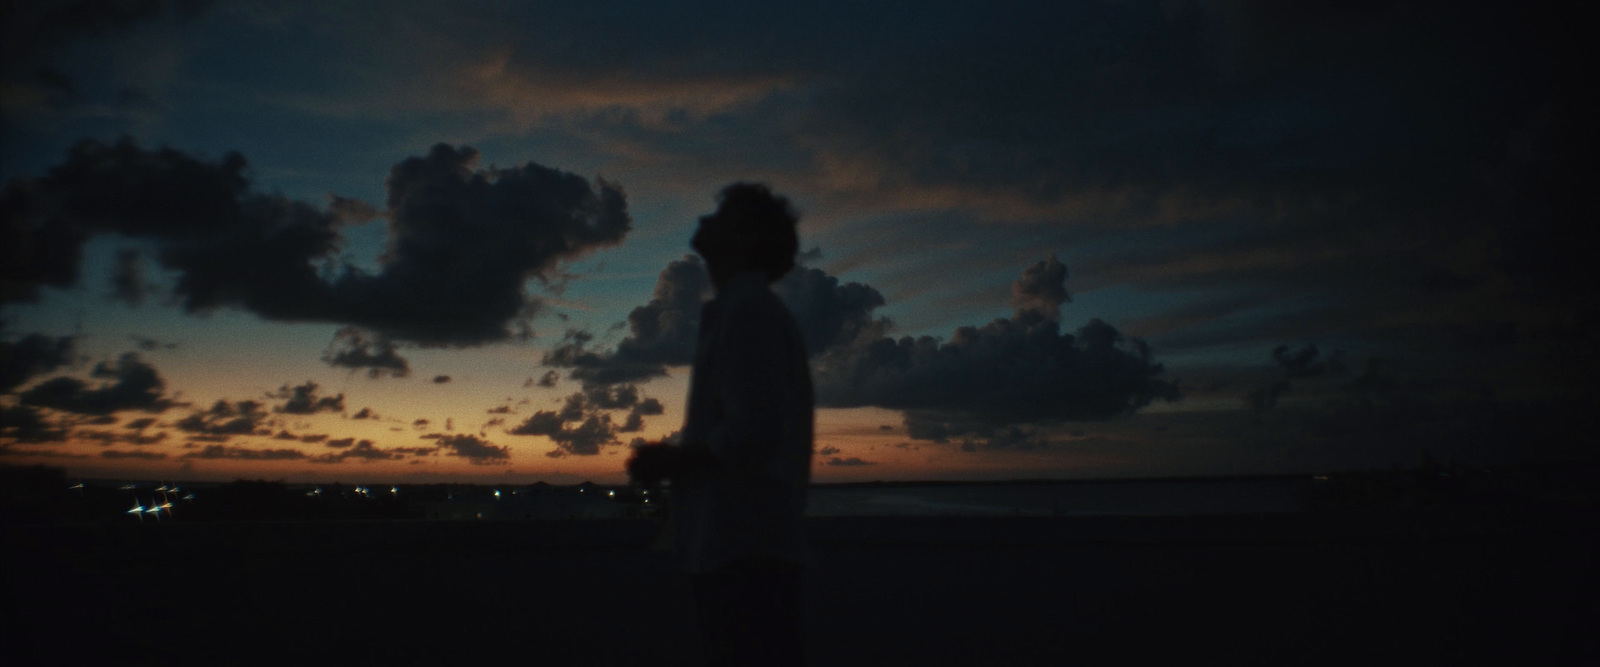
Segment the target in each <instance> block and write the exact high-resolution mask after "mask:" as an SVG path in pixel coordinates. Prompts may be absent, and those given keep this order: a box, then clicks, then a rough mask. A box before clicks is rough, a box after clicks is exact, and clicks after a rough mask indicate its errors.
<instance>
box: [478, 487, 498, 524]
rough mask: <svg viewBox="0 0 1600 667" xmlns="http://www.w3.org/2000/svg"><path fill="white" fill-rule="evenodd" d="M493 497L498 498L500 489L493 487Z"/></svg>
mask: <svg viewBox="0 0 1600 667" xmlns="http://www.w3.org/2000/svg"><path fill="white" fill-rule="evenodd" d="M494 497H495V498H499V497H500V489H495V490H494ZM480 518H481V517H480Z"/></svg>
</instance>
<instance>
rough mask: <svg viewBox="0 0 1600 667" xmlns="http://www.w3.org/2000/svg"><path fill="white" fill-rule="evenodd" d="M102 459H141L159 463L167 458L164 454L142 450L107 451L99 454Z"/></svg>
mask: <svg viewBox="0 0 1600 667" xmlns="http://www.w3.org/2000/svg"><path fill="white" fill-rule="evenodd" d="M100 458H103V459H141V460H145V461H161V460H165V459H166V458H167V453H166V452H146V451H142V450H137V449H133V450H127V449H107V450H104V451H101V452H100Z"/></svg>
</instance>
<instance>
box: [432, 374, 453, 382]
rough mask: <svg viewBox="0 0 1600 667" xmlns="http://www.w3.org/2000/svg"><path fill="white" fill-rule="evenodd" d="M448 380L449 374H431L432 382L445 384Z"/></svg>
mask: <svg viewBox="0 0 1600 667" xmlns="http://www.w3.org/2000/svg"><path fill="white" fill-rule="evenodd" d="M448 382H450V376H448V375H435V376H433V383H434V384H446V383H448Z"/></svg>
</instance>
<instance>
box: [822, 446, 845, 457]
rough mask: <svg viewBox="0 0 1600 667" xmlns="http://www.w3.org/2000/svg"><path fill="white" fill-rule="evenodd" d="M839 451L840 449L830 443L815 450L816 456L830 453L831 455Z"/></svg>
mask: <svg viewBox="0 0 1600 667" xmlns="http://www.w3.org/2000/svg"><path fill="white" fill-rule="evenodd" d="M839 451H840V450H839V448H838V447H834V446H832V445H829V446H826V447H823V448H822V449H818V450H817V455H818V456H830V455H833V454H838V453H839Z"/></svg>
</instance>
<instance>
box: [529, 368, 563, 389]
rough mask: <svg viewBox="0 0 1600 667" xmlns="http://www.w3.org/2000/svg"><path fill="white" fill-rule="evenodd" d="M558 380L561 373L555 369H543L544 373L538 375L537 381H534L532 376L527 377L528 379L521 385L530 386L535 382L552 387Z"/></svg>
mask: <svg viewBox="0 0 1600 667" xmlns="http://www.w3.org/2000/svg"><path fill="white" fill-rule="evenodd" d="M559 380H561V373H559V372H557V371H545V374H544V375H541V376H539V379H538V380H537V381H535V380H534V379H533V378H528V381H527V382H525V383H523V385H522V386H524V387H531V386H533V385H536V384H537V385H539V386H541V387H554V386H556V382H558V381H559Z"/></svg>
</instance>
